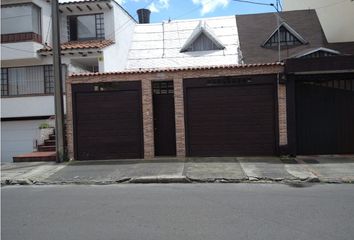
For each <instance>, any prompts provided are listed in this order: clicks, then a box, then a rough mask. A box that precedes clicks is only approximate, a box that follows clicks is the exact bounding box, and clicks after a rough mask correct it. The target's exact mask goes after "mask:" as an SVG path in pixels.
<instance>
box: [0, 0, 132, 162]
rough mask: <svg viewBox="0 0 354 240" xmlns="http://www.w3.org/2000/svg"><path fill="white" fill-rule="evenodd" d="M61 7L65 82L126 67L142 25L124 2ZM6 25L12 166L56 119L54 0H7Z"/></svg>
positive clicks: (6, 122) (5, 156)
mask: <svg viewBox="0 0 354 240" xmlns="http://www.w3.org/2000/svg"><path fill="white" fill-rule="evenodd" d="M59 8H60V28H61V29H60V30H61V42H62V45H61V53H62V64H63V67H62V69H63V73H64V74H63V76H65V78H66V76H67V75H68V74H70V73H78V72H105V71H116V70H120V69H124V68H125V66H126V61H127V57H128V50H129V48H130V44H131V38H132V37H133V30H134V26H135V23H136V21H135V20H134V18H133V17H132V16H130V15H129V14H128V13H127V12H126V11H125V10H124V9H123V8H122V7H121V6H120V5H119V4H118V3H116V2H115V1H113V0H103V1H95V0H85V1H75V2H74V1H73V2H66V3H62V4H60V6H59ZM1 27H2V28H1V52H2V56H1V148H2V151H1V160H2V161H3V162H6V161H12V157H13V156H15V155H18V154H22V153H27V152H31V151H32V150H33V148H34V146H33V145H34V141H35V140H36V138H37V135H38V126H39V125H40V124H41V123H42V122H43V121H44V120H45V119H48V118H49V117H50V116H52V115H54V96H53V91H54V83H53V67H52V57H51V56H52V49H51V3H50V1H43V0H32V1H30V0H28V1H20V0H18V1H8V0H4V1H2V2H1ZM63 84H65V83H63ZM64 89H65V88H64ZM64 99H65V94H64Z"/></svg>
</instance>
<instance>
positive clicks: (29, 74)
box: [1, 65, 66, 96]
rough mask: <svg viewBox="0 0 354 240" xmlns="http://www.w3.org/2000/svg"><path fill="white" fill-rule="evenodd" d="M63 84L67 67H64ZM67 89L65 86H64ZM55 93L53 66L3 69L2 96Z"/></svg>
mask: <svg viewBox="0 0 354 240" xmlns="http://www.w3.org/2000/svg"><path fill="white" fill-rule="evenodd" d="M62 73H63V84H64V82H65V78H66V77H65V76H66V67H65V65H63V67H62ZM63 89H65V88H63ZM52 93H54V74H53V66H52V65H45V66H31V67H14V68H2V69H1V96H20V95H32V94H52Z"/></svg>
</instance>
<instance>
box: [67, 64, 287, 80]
mask: <svg viewBox="0 0 354 240" xmlns="http://www.w3.org/2000/svg"><path fill="white" fill-rule="evenodd" d="M267 66H284V63H282V62H281V63H278V62H275V63H257V64H241V65H235V64H232V65H215V66H199V67H181V68H151V69H138V70H125V71H120V72H89V73H74V74H71V75H70V77H85V76H104V75H124V74H143V73H158V72H177V71H193V70H211V69H239V68H250V67H267Z"/></svg>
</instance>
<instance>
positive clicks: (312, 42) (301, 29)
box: [236, 10, 354, 63]
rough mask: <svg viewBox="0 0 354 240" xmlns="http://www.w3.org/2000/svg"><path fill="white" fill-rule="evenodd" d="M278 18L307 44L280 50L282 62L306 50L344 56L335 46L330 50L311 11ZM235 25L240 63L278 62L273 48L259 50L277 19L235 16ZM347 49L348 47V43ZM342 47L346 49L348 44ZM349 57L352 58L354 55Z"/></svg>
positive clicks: (271, 17) (268, 14) (275, 50)
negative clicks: (318, 50) (324, 51)
mask: <svg viewBox="0 0 354 240" xmlns="http://www.w3.org/2000/svg"><path fill="white" fill-rule="evenodd" d="M280 15H281V18H282V19H283V20H284V21H285V22H286V23H287V24H288V25H289V26H290V27H291V28H293V29H295V30H296V32H297V33H298V34H299V35H301V36H302V37H303V39H305V40H306V41H307V44H304V45H299V46H292V47H289V48H284V47H282V51H281V57H282V59H286V58H289V57H291V56H294V55H297V54H298V53H300V52H303V51H306V50H307V49H308V50H310V49H314V48H320V47H327V48H330V49H333V50H337V51H340V52H341V53H343V54H344V53H348V52H345V51H344V52H343V51H341V49H338V48H337V47H338V46H339V45H332V46H331V44H328V43H327V40H326V37H325V35H324V33H323V31H322V28H321V25H320V22H319V20H318V17H317V15H316V12H315V10H299V11H288V12H281V13H280ZM236 22H237V28H238V31H239V32H238V34H239V39H240V48H241V52H242V55H243V60H244V63H261V62H274V61H277V60H278V50H277V48H271V49H270V48H264V47H262V43H263V42H264V41H265V40H266V39H268V37H269V35H270V34H271V33H272V32H274V29H277V17H276V15H275V14H274V13H262V14H249V15H237V16H236ZM349 45H351V44H350V43H349ZM342 46H343V47H344V45H342ZM352 46H354V45H352ZM345 47H346V48H347V49H350V47H348V44H346V45H345ZM352 48H354V47H352ZM351 53H352V54H354V51H353V52H351Z"/></svg>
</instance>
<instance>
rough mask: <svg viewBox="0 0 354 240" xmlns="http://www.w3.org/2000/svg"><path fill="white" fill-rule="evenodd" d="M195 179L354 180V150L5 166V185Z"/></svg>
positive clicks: (263, 181) (172, 181)
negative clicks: (326, 153) (339, 153)
mask: <svg viewBox="0 0 354 240" xmlns="http://www.w3.org/2000/svg"><path fill="white" fill-rule="evenodd" d="M193 182H221V183H237V182H262V183H265V182H269V183H271V182H282V183H289V184H291V183H294V184H296V183H306V182H322V183H354V156H353V155H351V156H349V155H348V156H303V157H297V158H296V159H290V158H285V159H280V158H277V157H233V158H216V157H215V158H186V159H183V160H182V159H175V158H174V159H162V158H161V159H154V160H114V161H113V160H112V161H73V162H69V163H63V164H55V163H42V162H40V163H33V162H32V163H9V164H3V165H2V166H1V185H12V184H115V183H193Z"/></svg>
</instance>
